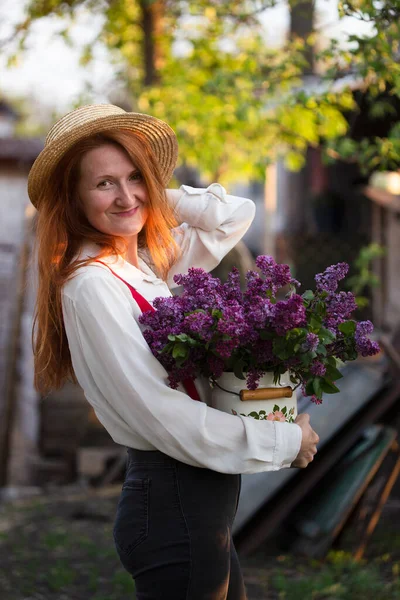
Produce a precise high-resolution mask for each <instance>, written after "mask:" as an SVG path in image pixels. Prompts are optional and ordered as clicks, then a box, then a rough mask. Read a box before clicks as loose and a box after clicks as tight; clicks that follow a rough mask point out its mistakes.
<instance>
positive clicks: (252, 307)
mask: <svg viewBox="0 0 400 600" xmlns="http://www.w3.org/2000/svg"><path fill="white" fill-rule="evenodd" d="M273 306H274V305H273V304H272V302H271V300H270V299H269V298H265V297H262V296H251V297H247V298H245V300H244V309H245V319H246V321H247V324H248V325H249V328H251V329H257V330H260V329H264V328H265V327H266V325H267V321H268V318H269V317H271V316H272V314H273Z"/></svg>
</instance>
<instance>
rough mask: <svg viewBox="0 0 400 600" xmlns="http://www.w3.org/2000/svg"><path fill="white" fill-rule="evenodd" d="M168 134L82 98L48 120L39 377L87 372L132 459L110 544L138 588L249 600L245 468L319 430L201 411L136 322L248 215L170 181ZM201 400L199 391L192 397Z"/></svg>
mask: <svg viewBox="0 0 400 600" xmlns="http://www.w3.org/2000/svg"><path fill="white" fill-rule="evenodd" d="M176 158H177V142H176V137H175V134H174V132H173V131H172V129H171V128H170V127H169V126H168V125H167V124H166V123H164V122H162V121H159V120H158V119H155V118H153V117H151V116H149V115H143V114H135V113H126V112H125V111H123V110H122V109H120V108H118V107H116V106H112V105H91V106H83V107H81V108H78V109H77V110H75V111H73V112H71V113H69V114H67V115H65V116H64V117H63V118H62V119H60V120H59V121H58V122H57V123H56V124H55V125H54V126H53V127H52V129H51V130H50V132H49V134H48V136H47V138H46V144H45V148H44V150H43V151H42V152H41V154H40V155H39V157H38V158H37V160H36V161H35V163H34V165H33V167H32V170H31V172H30V175H29V181H28V191H29V195H30V198H31V201H32V203H33V204H34V205H35V206H36V208H37V209H38V220H37V246H38V247H37V256H38V267H39V288H38V300H37V309H36V314H35V323H34V330H35V331H34V353H35V373H36V380H35V385H36V387H37V389H38V390H39V391H40V392H42V393H46V392H47V391H49V390H50V389H56V388H58V387H60V386H61V385H62V383H63V382H64V381H65V380H66V379H67V378H71V379H72V380H73V381H76V382H78V383H79V384H80V385H81V387H82V388H83V390H84V392H85V396H86V398H87V400H88V401H89V402H90V404H91V405H92V406H93V408H94V410H95V412H96V414H97V416H98V418H99V420H100V421H101V423H102V424H103V425H104V427H105V428H106V429H107V431H108V432H109V433H110V435H111V437H112V438H113V440H114V441H115V442H116V443H117V444H121V445H123V446H126V447H127V452H128V464H127V470H126V476H125V481H124V484H123V487H122V492H121V496H120V499H119V503H118V507H117V514H116V519H115V524H114V540H115V546H116V549H117V552H118V555H119V557H120V560H121V562H122V564H123V566H124V567H125V568H126V569H127V570H128V571H129V572H130V573H131V574H132V576H133V577H134V579H135V582H136V590H137V598H138V600H141V599H144V598H146V599H150V598H151V599H154V600H158V599H161V598H171V599H172V598H173V599H174V600H184V599H188V600H189V599H190V600H197V599H198V600H203V599H204V600H205V599H206V598H207V599H210V600H212V599H217V598H218V599H224V598H227V599H229V600H239V599H240V600H243V599H244V598H245V597H246V596H245V590H244V584H243V578H242V575H241V571H240V567H239V563H238V559H237V555H236V552H235V548H234V546H233V543H232V535H231V528H232V523H233V519H234V516H235V512H236V508H237V503H238V500H239V491H240V474H241V473H257V472H261V471H274V470H278V469H281V468H284V467H289V466H291V465H293V466H298V467H305V466H307V464H308V463H309V462H310V461H311V460H312V459H313V456H314V454H315V452H316V443H317V442H318V436H317V435H316V434H315V433H314V432H313V430H312V429H311V427H310V425H309V422H308V420H309V419H308V415H301V416H300V417H298V419H297V422H296V423H295V424H289V423H280V422H271V421H256V420H253V419H249V418H243V417H239V416H233V415H229V414H226V413H223V412H220V411H217V410H214V409H212V408H210V407H208V406H207V404H206V401H205V400H206V396H205V393H204V389H202V387H201V384H200V382H199V381H196V382H193V381H189V382H185V387H183V386H180V387H179V389H177V390H174V389H171V388H170V387H168V385H167V373H166V371H165V370H164V368H163V367H162V366H161V364H160V363H159V362H158V361H157V359H156V358H155V357H154V356H153V354H152V353H151V351H150V349H149V347H148V346H147V344H146V342H145V340H144V337H143V335H142V330H143V329H142V327H141V325H140V324H139V322H138V317H139V315H140V314H141V311H142V310H147V309H151V308H152V307H151V303H152V301H153V300H154V298H156V297H157V296H171V295H172V294H171V292H170V288H171V287H173V285H174V283H173V275H174V274H175V273H183V272H187V269H188V268H189V267H190V266H196V267H202V268H204V269H206V270H207V271H210V270H211V269H213V268H214V267H215V266H216V265H217V264H218V263H219V261H220V260H221V259H222V258H223V256H224V255H225V254H227V252H229V250H230V249H231V248H233V246H234V245H235V244H236V243H237V242H238V241H239V240H240V238H241V237H242V236H243V235H244V233H245V232H246V230H247V229H248V227H249V225H250V224H251V221H252V219H253V217H254V204H253V202H252V201H251V200H247V199H245V198H237V197H234V196H229V195H227V194H226V192H225V190H224V188H222V187H221V186H220V185H219V184H213V185H211V186H209V187H208V188H207V189H206V190H203V189H194V188H191V187H188V186H182V187H181V189H180V190H168V189H167V190H166V189H165V188H166V186H167V184H168V182H169V180H170V178H171V175H172V172H173V170H174V167H175V163H176ZM198 400H200V401H198Z"/></svg>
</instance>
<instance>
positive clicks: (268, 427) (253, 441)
mask: <svg viewBox="0 0 400 600" xmlns="http://www.w3.org/2000/svg"><path fill="white" fill-rule="evenodd" d="M63 311H64V315H65V326H66V332H67V337H68V341H69V345H70V349H71V356H72V364H73V366H74V370H75V373H76V374H77V377H78V381H79V375H78V374H79V373H82V372H83V370H87V372H88V375H87V376H88V377H90V379H91V381H93V385H94V386H95V388H96V390H97V393H98V397H99V398H101V399H102V402H105V403H107V404H108V405H111V407H112V408H113V410H114V411H115V412H116V413H117V414H118V415H119V418H120V419H121V420H122V422H123V423H124V424H126V425H127V426H128V428H129V430H130V431H131V432H132V447H135V436H136V435H138V436H141V438H142V439H145V440H147V441H148V442H149V443H150V444H151V445H152V446H154V448H156V449H158V450H160V451H161V452H164V453H165V454H168V455H169V456H172V457H173V458H176V459H178V460H180V461H182V462H184V463H187V464H189V465H193V466H196V467H206V468H209V469H212V470H215V471H219V472H222V473H256V472H261V471H275V470H278V469H281V468H283V467H289V466H290V464H291V462H293V460H294V459H295V457H296V456H297V454H298V452H299V449H300V444H301V429H300V427H299V426H298V425H296V424H289V423H280V422H274V421H256V420H254V419H251V418H248V417H239V416H233V415H229V414H227V413H223V412H221V411H218V410H216V409H213V408H210V407H208V406H207V405H206V404H205V403H202V402H197V401H195V400H192V399H191V398H190V397H189V396H188V395H187V394H185V393H183V392H180V391H179V390H173V389H171V388H170V387H169V386H168V385H167V373H166V371H165V369H164V367H163V366H162V365H161V363H160V362H159V361H158V360H157V359H156V358H155V357H154V356H153V354H152V353H151V350H150V348H149V346H148V345H147V343H146V341H145V339H144V337H143V335H142V333H141V330H140V328H139V325H138V324H137V322H136V320H135V319H134V317H133V315H132V312H131V307H130V303H129V300H128V299H127V298H126V297H125V296H124V295H123V294H121V292H120V290H119V289H118V287H116V285H115V282H114V281H112V280H109V279H108V278H106V277H97V276H95V275H86V276H85V277H84V278H82V280H81V282H79V284H78V287H77V289H76V291H75V293H74V295H73V298H72V297H69V296H68V295H65V296H64V298H63ZM74 347H79V351H78V350H77V352H76V353H75V352H74V351H73V348H74ZM82 360H84V361H85V364H84V365H83V364H82ZM74 361H75V363H74ZM78 363H79V364H78ZM75 367H76V369H75ZM83 379H84V378H81V381H79V383H80V384H81V385H82V387H83V389H84V390H85V387H84V386H85V382H84V381H83ZM98 402H100V401H99V400H98Z"/></svg>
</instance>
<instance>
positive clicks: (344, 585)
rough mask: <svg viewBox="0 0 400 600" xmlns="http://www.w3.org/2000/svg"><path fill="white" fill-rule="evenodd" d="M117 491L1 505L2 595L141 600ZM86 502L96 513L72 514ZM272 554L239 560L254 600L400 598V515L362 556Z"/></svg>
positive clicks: (40, 599) (29, 599)
mask: <svg viewBox="0 0 400 600" xmlns="http://www.w3.org/2000/svg"><path fill="white" fill-rule="evenodd" d="M119 492H120V486H116V487H115V494H110V493H108V494H105V495H104V497H102V496H101V495H99V496H97V495H96V496H95V497H90V496H88V498H87V499H86V500H82V499H81V498H80V499H79V500H73V499H69V500H66V499H65V498H64V497H63V496H62V492H61V493H60V494H59V496H54V497H53V498H51V499H49V500H48V501H46V502H43V501H39V500H38V499H36V498H35V499H34V500H33V501H32V502H31V503H29V502H26V501H25V502H24V505H23V507H21V506H20V505H19V504H18V503H13V506H11V505H3V506H0V532H1V533H0V589H1V590H2V592H1V600H65V599H68V600H88V599H89V600H135V585H134V582H133V580H132V578H131V576H130V575H129V574H128V573H127V572H126V571H125V570H124V569H123V567H122V565H121V564H120V562H119V559H118V556H117V553H116V550H115V548H114V545H113V537H112V525H113V518H114V515H115V510H116V504H117V501H118V496H119ZM82 503H84V504H85V508H86V509H87V510H86V511H85V514H89V515H93V516H94V518H90V517H87V518H86V517H85V518H75V517H74V514H76V513H77V512H78V513H79V511H80V509H81V508H82ZM96 513H100V514H101V515H103V516H104V515H108V516H109V520H108V521H106V522H104V520H101V519H96V518H95V517H96ZM398 522H399V525H397V527H396V523H398ZM266 552H267V551H266V550H263V549H262V548H261V549H260V550H259V551H258V552H257V554H255V555H253V556H252V557H250V558H249V559H248V558H246V559H244V558H242V560H241V563H242V567H243V572H244V576H245V581H246V586H247V588H248V597H249V600H395V599H396V600H397V599H398V598H400V519H398V518H395V515H393V514H391V519H390V521H389V522H382V524H381V525H380V526H378V528H377V530H376V533H374V537H373V540H372V541H371V543H370V544H369V546H368V552H369V554H368V556H367V558H366V559H365V560H363V561H361V562H355V561H354V560H353V558H352V556H351V554H348V553H345V552H343V551H332V552H330V553H329V555H328V556H327V557H326V559H325V560H306V559H299V558H295V557H293V556H291V555H275V556H267V554H266Z"/></svg>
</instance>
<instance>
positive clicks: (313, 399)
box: [310, 394, 322, 404]
mask: <svg viewBox="0 0 400 600" xmlns="http://www.w3.org/2000/svg"><path fill="white" fill-rule="evenodd" d="M310 400H311V402H314V404H322V400H321V398H318V397H317V396H316V395H315V394H313V395H312V396H310Z"/></svg>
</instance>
